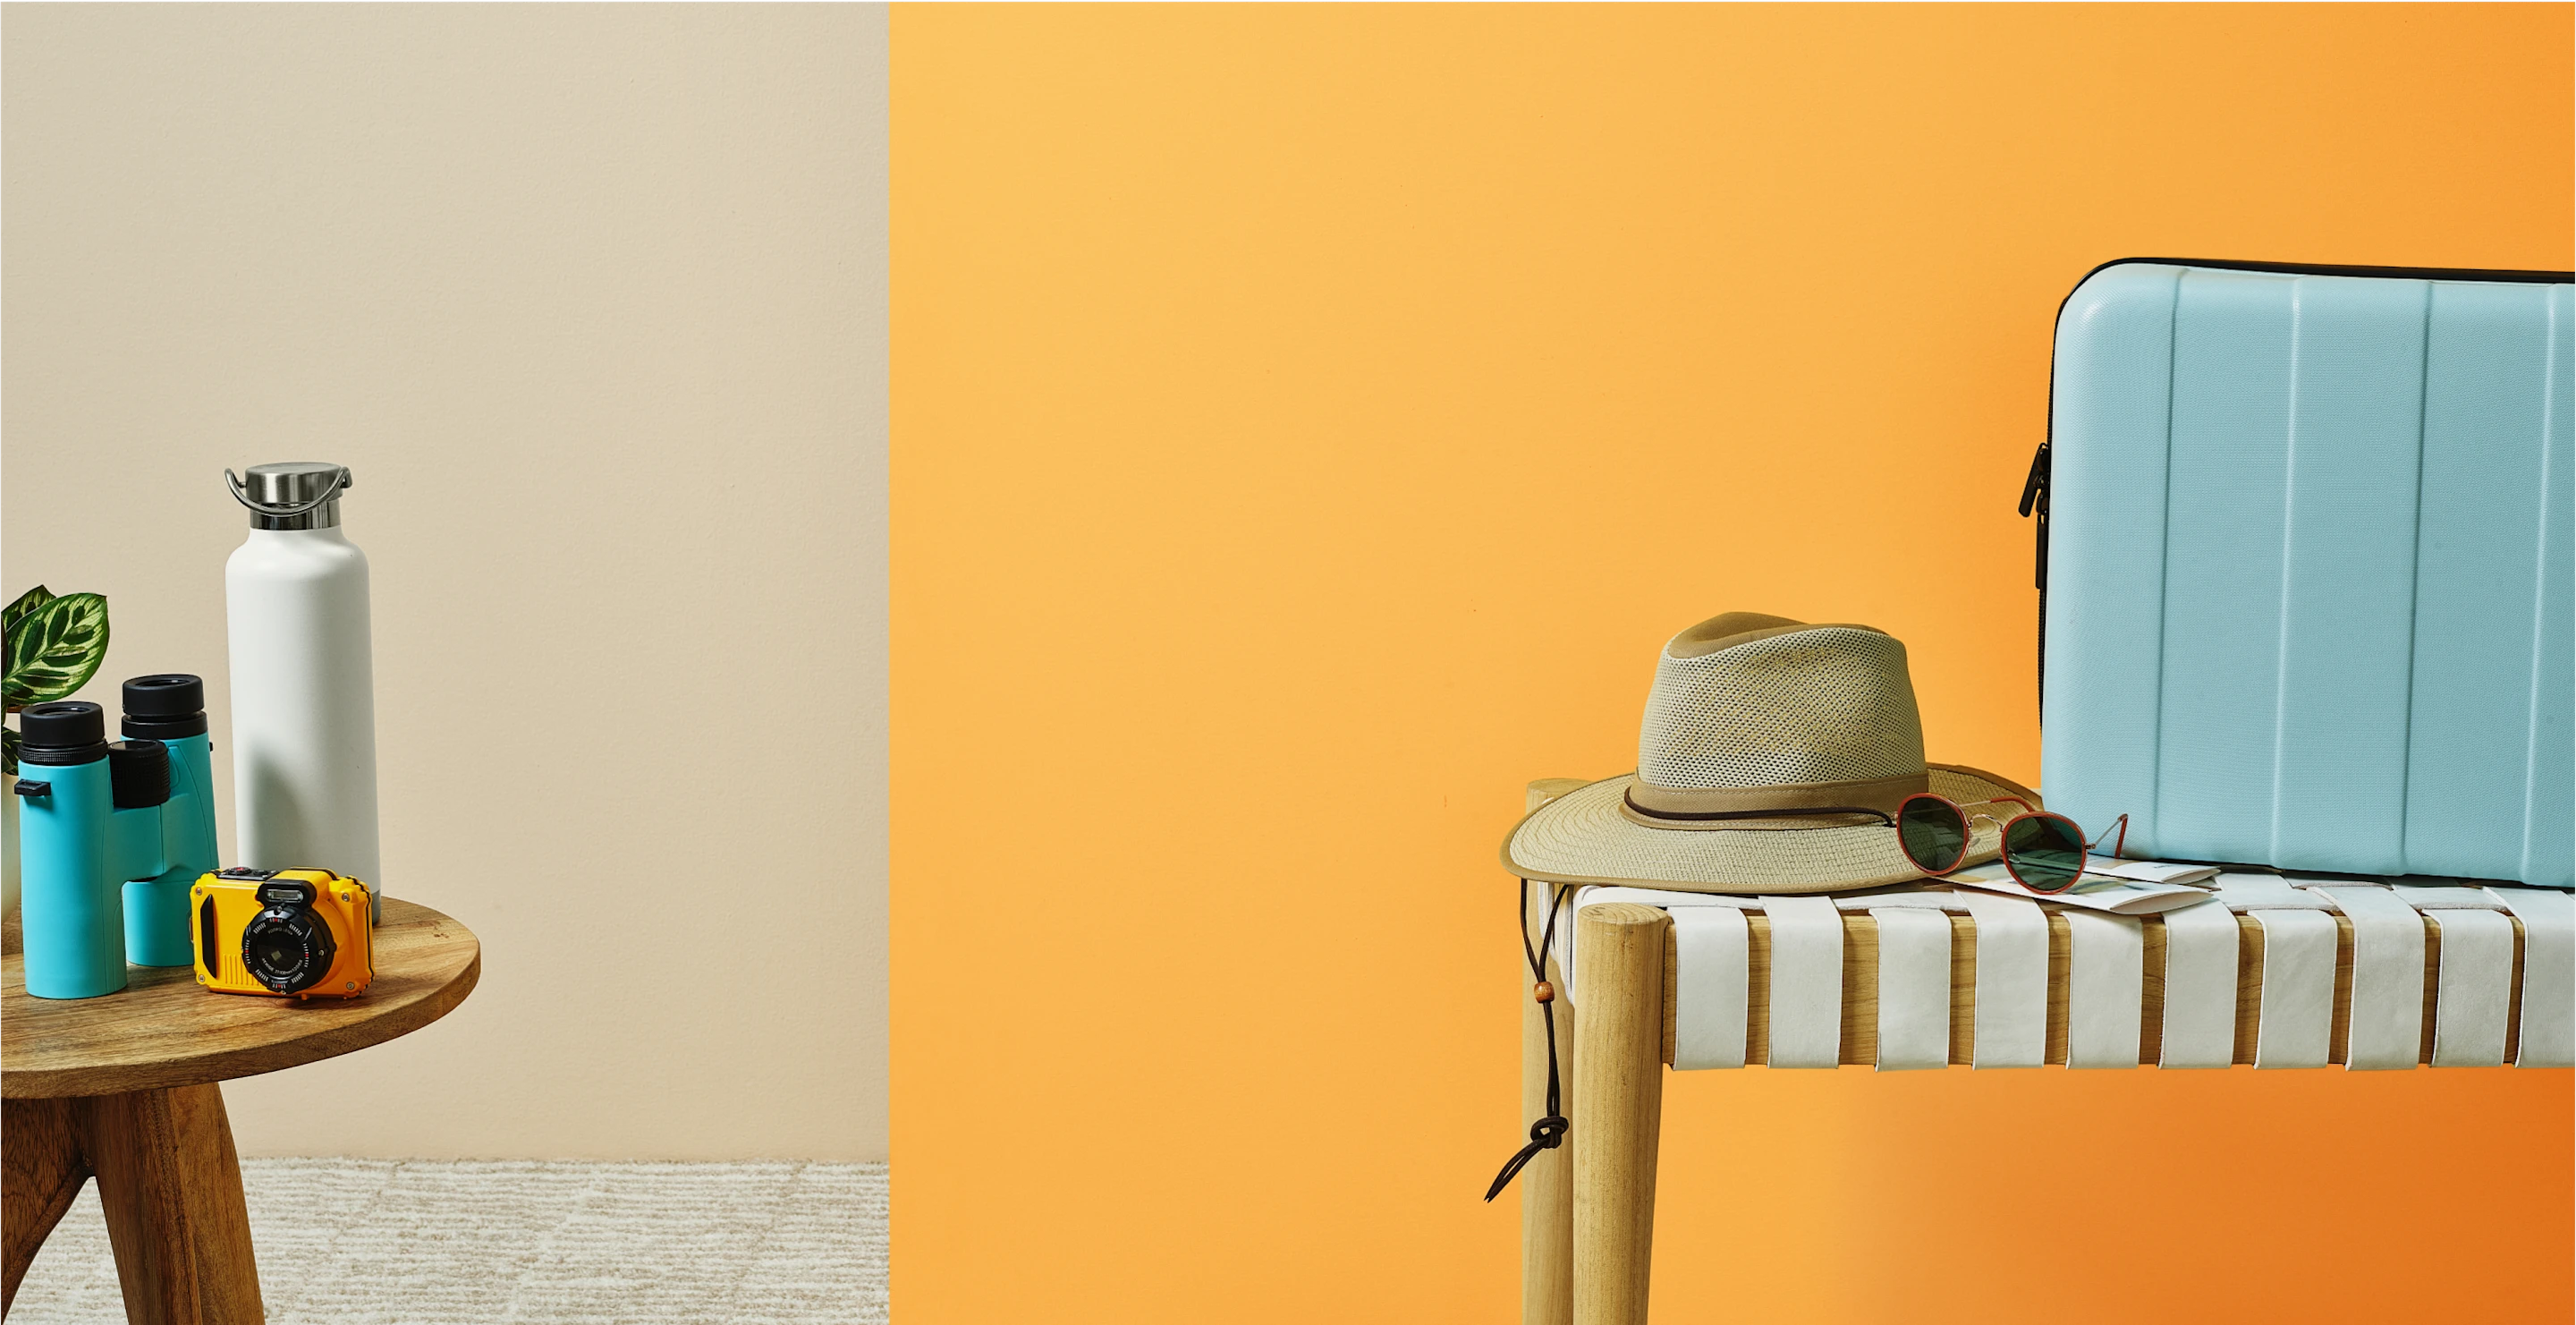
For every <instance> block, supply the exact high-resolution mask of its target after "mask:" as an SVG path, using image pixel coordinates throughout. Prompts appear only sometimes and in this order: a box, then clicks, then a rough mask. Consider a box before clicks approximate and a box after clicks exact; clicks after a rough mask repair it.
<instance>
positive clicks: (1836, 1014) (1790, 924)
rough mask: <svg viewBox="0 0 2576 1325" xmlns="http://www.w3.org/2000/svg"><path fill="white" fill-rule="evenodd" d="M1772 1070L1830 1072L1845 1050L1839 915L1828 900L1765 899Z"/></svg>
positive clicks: (1798, 898)
mask: <svg viewBox="0 0 2576 1325" xmlns="http://www.w3.org/2000/svg"><path fill="white" fill-rule="evenodd" d="M1762 910H1763V912H1764V913H1765V914H1767V915H1769V916H1770V917H1771V1055H1770V1063H1771V1066H1773V1067H1833V1066H1836V1065H1837V1064H1839V1063H1840V1062H1841V1061H1842V1049H1843V913H1842V912H1841V911H1839V910H1836V909H1835V907H1834V899H1832V898H1830V897H1765V898H1763V899H1762Z"/></svg>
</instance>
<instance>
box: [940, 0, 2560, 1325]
mask: <svg viewBox="0 0 2576 1325" xmlns="http://www.w3.org/2000/svg"><path fill="white" fill-rule="evenodd" d="M2570 12H2571V11H2570V9H2569V8H2568V7H2567V6H2563V5H2561V6H2545V7H2544V6H2534V7H2520V8H2497V9H2490V8H2469V7H2462V8H2438V9H2412V8H2369V9H2337V8H2319V7H2285V8H2251V7H2248V8H2218V9H2200V8H2182V7H2171V8H2168V7H2153V8H2138V9H2119V8H2080V9H2054V8H2036V7H2028V8H2026V7H2017V6H2016V7H2005V8H1995V9H1937V8H1929V7H1926V8H1903V9H1874V8H1858V7H1849V8H1846V7H1828V8H1815V9H1771V8H1750V7H1747V8H1734V7H1723V8H1706V9H1691V8H1664V7H1650V8H1634V9H1631V8H1574V9H1559V8H1538V7H1526V8H1508V9H1492V8H1468V7H1446V6H1435V7H1428V8H1361V7H1319V8H1296V9H1282V8H1268V7H1251V6H1244V7H1223V8H1162V7H1127V8H1075V7H1063V8H1058V7H1052V6H1045V7H1036V8H967V7H960V8H944V7H931V8H911V7H903V6H898V8H897V12H896V15H895V18H894V58H893V71H894V72H893V78H894V93H893V124H894V141H893V148H892V152H893V190H894V194H893V196H894V202H893V246H894V258H893V289H894V294H893V319H894V322H893V328H894V329H893V336H894V351H893V354H894V378H893V381H894V387H893V426H894V434H893V437H894V440H893V485H894V543H893V557H894V570H893V637H894V657H893V693H894V704H895V707H894V714H893V778H894V819H893V832H894V847H893V870H894V876H893V877H894V884H893V886H894V894H893V923H894V933H893V950H894V962H895V966H894V973H893V981H894V984H893V989H894V1027H893V1037H894V1040H893V1082H894V1091H895V1094H894V1103H893V1109H894V1114H893V1146H894V1151H895V1157H896V1160H897V1162H898V1164H899V1165H900V1167H901V1169H902V1171H903V1183H902V1195H901V1199H900V1200H899V1201H898V1203H897V1205H896V1210H895V1240H896V1247H897V1251H896V1255H897V1257H898V1259H899V1261H900V1263H901V1265H902V1272H901V1285H900V1295H901V1301H902V1310H903V1314H904V1318H905V1319H906V1321H907V1322H909V1323H910V1325H935V1323H937V1322H951V1321H956V1322H1005V1321H1008V1322H1019V1321H1029V1320H1049V1321H1121V1322H1126V1321H1215V1320H1226V1321H1265V1322H1266V1321H1281V1322H1286V1321H1296V1322H1313V1321H1320V1320H1366V1321H1419V1320H1476V1321H1499V1320H1505V1319H1510V1318H1513V1316H1514V1312H1515V1307H1514V1305H1513V1304H1514V1302H1515V1301H1516V1297H1517V1278H1516V1274H1515V1271H1514V1269H1513V1264H1514V1256H1515V1254H1516V1245H1517V1232H1516V1229H1517V1215H1516V1213H1515V1211H1514V1209H1513V1204H1512V1202H1511V1201H1510V1200H1509V1199H1506V1200H1504V1201H1501V1202H1498V1203H1497V1204H1495V1205H1493V1206H1485V1205H1481V1204H1479V1203H1478V1202H1477V1200H1476V1197H1477V1196H1478V1195H1479V1194H1480V1192H1481V1191H1482V1189H1483V1186H1484V1184H1485V1182H1486V1180H1487V1179H1488V1178H1489V1177H1490V1176H1491V1175H1492V1172H1493V1169H1494V1166H1495V1165H1496V1164H1497V1163H1499V1162H1500V1161H1501V1160H1502V1159H1503V1157H1504V1156H1505V1155H1507V1154H1508V1153H1510V1151H1511V1149H1512V1147H1513V1146H1514V1144H1515V1143H1516V1142H1517V1141H1518V1140H1519V1137H1520V1134H1521V1132H1522V1129H1523V1128H1525V1127H1526V1125H1527V1120H1526V1119H1524V1118H1522V1117H1520V1116H1519V1113H1518V1106H1517V1071H1518V1069H1517V1065H1516V1064H1517V1057H1516V1056H1517V1053H1518V1029H1517V1028H1518V1015H1519V1014H1518V1011H1517V1004H1516V1001H1515V1000H1516V991H1517V990H1518V988H1519V985H1518V984H1517V982H1516V978H1515V975H1514V970H1513V962H1514V959H1515V953H1514V950H1513V939H1512V931H1511V901H1510V895H1511V891H1512V882H1511V880H1510V879H1509V878H1508V877H1506V876H1505V875H1504V874H1503V873H1502V872H1501V870H1500V869H1499V868H1498V867H1497V865H1496V863H1495V855H1494V853H1495V848H1496V844H1497V842H1498V841H1499V840H1500V838H1501V836H1502V834H1503V832H1504V831H1505V829H1506V828H1508V827H1509V826H1510V824H1511V823H1512V821H1513V820H1514V818H1515V817H1516V815H1517V812H1518V808H1519V805H1520V801H1521V785H1522V783H1523V782H1524V781H1526V780H1527V779H1529V778H1532V777H1538V776H1549V775H1606V774H1609V773H1613V772H1618V771H1621V770H1624V769H1626V768H1628V767H1630V766H1631V764H1632V762H1633V757H1634V751H1635V739H1636V722H1637V717H1638V710H1639V706H1640V703H1641V701H1642V700H1643V698H1644V694H1645V687H1646V682H1647V680H1648V678H1649V676H1650V675H1651V672H1652V661H1653V657H1654V654H1655V650H1656V648H1657V646H1658V645H1659V644H1660V643H1661V641H1662V640H1663V639H1664V638H1665V636H1667V635H1668V634H1670V633H1671V632H1672V631H1674V630H1676V629H1678V628H1679V627H1681V626H1684V625H1687V624H1689V623H1690V622H1693V621H1695V620H1698V619H1699V618H1701V617H1703V616H1706V615H1709V614H1711V613H1714V612H1717V611H1720V610H1723V609H1728V608H1748V609H1755V610H1760V611H1766V612H1777V613H1785V614H1790V615H1796V616H1804V617H1807V618H1810V619H1826V620H1845V621H1850V620H1857V621H1866V622H1871V623H1874V624H1877V625H1881V626H1884V627H1886V628H1887V629H1889V630H1892V631H1893V632H1895V633H1896V634H1897V635H1899V636H1901V637H1902V638H1904V639H1905V640H1906V641H1907V643H1908V644H1909V646H1910V647H1911V649H1912V655H1913V660H1914V669H1915V670H1914V674H1915V680H1916V683H1917V685H1918V687H1919V689H1920V691H1921V698H1922V706H1923V711H1924V718H1925V726H1926V729H1927V736H1928V737H1929V740H1930V743H1931V746H1932V748H1933V750H1934V752H1935V754H1936V757H1940V758H1946V759H1952V760H1961V761H1965V762H1970V763H1979V764H1988V765H1991V766H1992V767H1994V768H1996V769H1998V770H2000V771H2003V772H2006V773H2010V774H2012V775H2015V776H2018V777H2024V778H2032V777H2036V776H2037V774H2038V771H2039V770H2038V767H2037V764H2038V739H2037V730H2036V727H2035V718H2034V714H2033V707H2034V706H2033V699H2032V677H2031V671H2032V669H2031V652H2032V617H2033V610H2034V603H2033V594H2032V592H2031V589H2030V585H2029V569H2030V530H2029V528H2028V526H2027V525H2026V524H2025V523H2024V522H2022V521H2020V520H2018V519H2016V518H2015V517H2014V515H2013V512H2012V506H2013V501H2014V498H2015V497H2016V496H2017V495H2018V493H2019V490H2020V485H2021V478H2022V473H2023V469H2024V467H2025V465H2026V464H2027V463H2028V461H2029V457H2030V451H2031V448H2032V446H2033V444H2034V443H2036V442H2037V441H2038V440H2039V437H2040V434H2041V430H2042V427H2043V424H2044V420H2045V407H2046V397H2047V385H2048V379H2047V372H2048V350H2049V336H2050V324H2051V320H2052V317H2053V314H2054V312H2055V310H2056V307H2057V302H2058V300H2059V299H2060V297H2062V296H2063V295H2064V294H2065V293H2066V291H2067V289H2068V288H2069V287H2070V286H2072V285H2073V284H2074V282H2075V281H2076V279H2077V278H2078V277H2080V276H2081V275H2082V274H2083V273H2084V272H2085V270H2086V269H2087V268H2089V267H2091V266H2092V265H2093V264H2095V263H2097V262H2100V261H2102V260H2103V259H2106V258H2111V257H2118V256H2122V255H2129V254H2162V255H2170V254H2183V255H2195V256H2212V257H2244V258H2275V259H2296V260H2307V261H2320V262H2353V263H2409V264H2438V265H2452V266H2500V267H2562V268H2563V267H2566V266H2569V265H2570V251H2569V250H2570V242H2569V237H2570V229H2571V224H2576V217H2571V207H2570V196H2571V189H2576V181H2571V177H2570V158H2571V151H2576V144H2571V137H2570V115H2571V109H2576V95H2571V80H2570V57H2569V50H2570V43H2571V37H2576V33H2571V24H2570ZM2092 1118H2115V1119H2117V1120H2118V1123H2119V1125H2120V1126H2122V1127H2124V1128H2128V1129H2133V1132H2134V1135H2135V1136H2136V1137H2137V1138H2138V1139H2137V1140H2134V1141H2132V1142H2129V1143H2126V1144H2087V1143H2085V1142H2083V1141H2081V1140H2078V1139H2076V1137H2075V1135H2074V1131H2075V1129H2077V1128H2080V1127H2081V1126H2082V1125H2083V1124H2084V1123H2085V1122H2086V1120H2088V1119H2092ZM2572 1120H2576V1110H2571V1088H2570V1076H2569V1074H2568V1073H2564V1072H2529V1073H2517V1072H2515V1071H2512V1070H2502V1071H2488V1072H2441V1073H2434V1072H2416V1073H2410V1074H2406V1075H2402V1076H2398V1075H2391V1076H2347V1075H2345V1074H2344V1073H2341V1072H2337V1071H2326V1072H2312V1073H2297V1074H2290V1073H2284V1074H2280V1075H2277V1076H2274V1075H2266V1076H2260V1077H2258V1076H2256V1075H2254V1074H2253V1073H2252V1072H2251V1071H2249V1070H2245V1069H2238V1070H2236V1071H2233V1072H2228V1073H2210V1074H2184V1073H2176V1074H2173V1075H2159V1074H2157V1073H2152V1072H2141V1073H2122V1074H2117V1075H2112V1074H2103V1075H2078V1076H2069V1075H2067V1074H2065V1073H2062V1072H2057V1071H2043V1072H2034V1073H2028V1074H2021V1075H2010V1074H2001V1075H1997V1074H1989V1075H1975V1074H1971V1073H1969V1072H1967V1071H1964V1070H1954V1071H1950V1072H1946V1073H1940V1074H1925V1075H1912V1076H1897V1077H1880V1076H1877V1075H1874V1074H1872V1073H1870V1072H1868V1071H1864V1070H1858V1069H1845V1070H1843V1071H1840V1072H1835V1073H1810V1074H1801V1073H1779V1074H1772V1073H1766V1072H1759V1071H1756V1072H1746V1073H1692V1074H1686V1075H1682V1076H1679V1077H1677V1078H1674V1079H1673V1080H1672V1083H1671V1088H1670V1091H1669V1095H1668V1103H1667V1112H1666V1125H1665V1127H1666V1130H1665V1135H1666V1138H1667V1139H1666V1143H1665V1149H1664V1160H1663V1206H1662V1219H1661V1222H1660V1225H1659V1230H1658V1238H1659V1240H1658V1252H1657V1256H1656V1274H1655V1297H1656V1302H1657V1304H1658V1306H1659V1307H1660V1308H1661V1309H1662V1310H1663V1311H1664V1312H1665V1313H1666V1314H1667V1317H1668V1318H1669V1319H1674V1320H1683V1319H1706V1318H1710V1317H1711V1316H1713V1315H1717V1314H1721V1313H1723V1314H1724V1315H1725V1318H1727V1319H1748V1320H1751V1319H1764V1320H1782V1321H1801V1322H1806V1321H1817V1322H1822V1321H1833V1322H1843V1321H1850V1322H1863V1321H1870V1322H1875V1321H1890V1320H1908V1321H1944V1320H1960V1321H1966V1320H1976V1321H1984V1322H2011V1321H2034V1322H2039V1321H2046V1322H2058V1321H2063V1320H2066V1319H2070V1318H2073V1317H2071V1316H2070V1315H2069V1313H2070V1312H2075V1313H2076V1314H2078V1315H2081V1316H2083V1317H2084V1318H2087V1319H2089V1320H2091V1321H2106V1322H2107V1321H2162V1320H2166V1319H2170V1318H2188V1319H2245V1320H2289V1319H2335V1320H2340V1321H2412V1320H2420V1319H2425V1318H2427V1317H2428V1316H2430V1315H2431V1314H2433V1313H2434V1312H2436V1311H2437V1310H2439V1311H2443V1312H2446V1313H2448V1314H2451V1315H2453V1316H2455V1317H2457V1318H2462V1319H2483V1320H2508V1319H2518V1320H2551V1321H2561V1320H2565V1319H2567V1318H2568V1316H2569V1314H2570V1311H2571V1309H2572V1308H2576V1303H2571V1297H2570V1291H2569V1284H2570V1253H2569V1248H2570V1244H2571V1239H2576V1228H2571V1220H2570V1213H2569V1212H2570V1205H2571V1199H2576V1193H2571V1184H2570V1168H2571V1162H2576V1156H2571V1153H2570V1136H2571V1121H2572ZM2392 1152H2393V1153H2395V1154H2396V1155H2398V1156H2399V1158H2398V1159H2396V1160H2395V1161H2394V1162H2393V1163H2392V1162H2390V1161H2388V1160H2386V1159H2381V1160H2378V1161H2376V1163H2377V1165H2378V1166H2379V1167H2382V1168H2386V1169H2389V1170H2391V1171H2389V1172H2387V1173H2385V1174H2382V1173H2380V1172H2379V1171H2378V1169H2377V1168H2371V1167H2366V1164H2367V1163H2369V1161H2366V1160H2365V1157H2366V1156H2371V1155H2386V1154H2389V1153H2392ZM2231 1243H2240V1244H2244V1243H2250V1244H2259V1245H2267V1246H2268V1247H2269V1250H2268V1251H2267V1252H2266V1253H2264V1256H2265V1259H2264V1260H2263V1261H2261V1262H2257V1261H2254V1260H2251V1259H2249V1258H2246V1257H2243V1256H2240V1255H2238V1254H2236V1253H2234V1252H2231V1250H2230V1244H2231ZM2425 1244H2430V1245H2431V1246H2433V1247H2438V1248H2442V1249H2445V1251H2446V1253H2447V1254H2451V1255H2457V1256H2461V1257H2464V1258H2465V1260H2466V1262H2467V1263H2468V1264H2470V1265H2471V1266H2473V1267H2475V1268H2474V1269H2472V1270H2471V1271H2470V1272H2469V1273H2468V1274H2467V1275H2466V1284H2467V1286H2466V1287H2464V1288H2462V1289H2460V1290H2457V1292H2458V1293H2459V1294H2465V1296H2458V1295H2455V1296H2451V1297H2447V1298H2437V1297H2436V1296H2435V1291H2434V1288H2433V1283H2432V1271H2431V1270H2430V1269H2429V1268H2428V1267H2427V1262H2428V1260H2430V1259H2431V1258H2432V1256H2433V1255H2434V1254H2436V1253H2435V1252H2433V1251H2431V1250H2427V1249H2425ZM2159 1246H2161V1247H2162V1248H2163V1249H2162V1250H2157V1248H2158V1247H2159Z"/></svg>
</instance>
